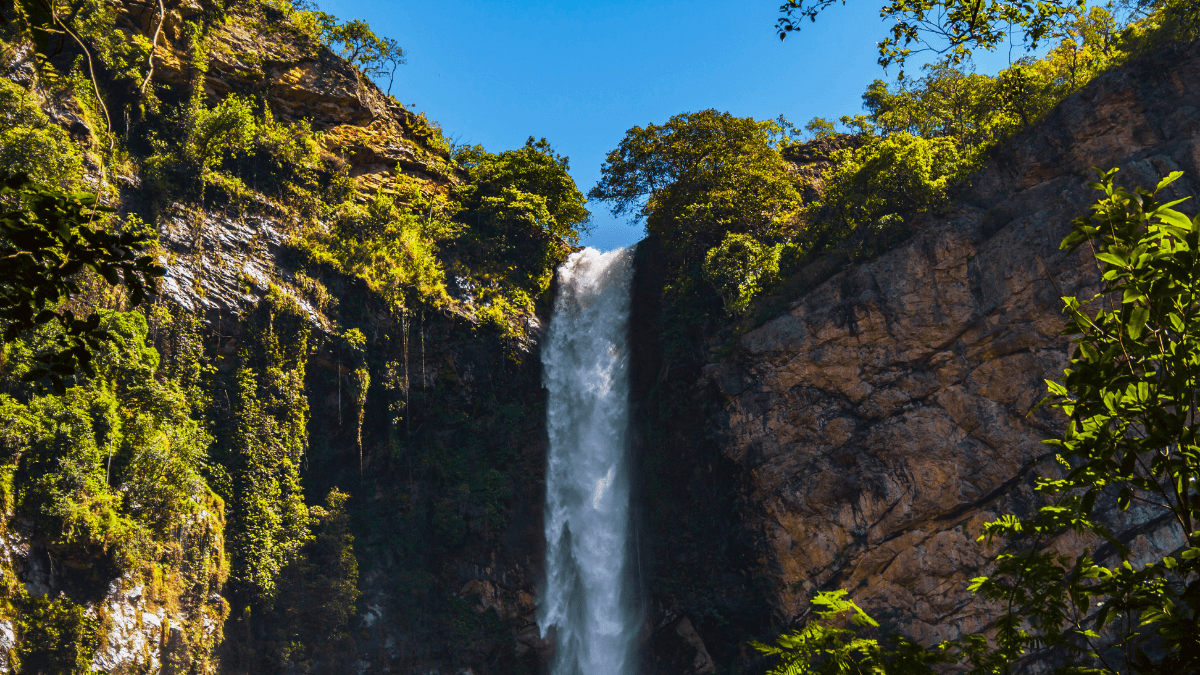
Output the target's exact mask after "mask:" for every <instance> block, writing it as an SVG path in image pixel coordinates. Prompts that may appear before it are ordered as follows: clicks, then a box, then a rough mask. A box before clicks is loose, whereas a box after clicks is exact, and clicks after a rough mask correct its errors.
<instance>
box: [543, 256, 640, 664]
mask: <svg viewBox="0 0 1200 675" xmlns="http://www.w3.org/2000/svg"><path fill="white" fill-rule="evenodd" d="M632 261H633V256H632V252H631V251H630V250H628V249H621V250H617V251H611V252H609V253H601V252H599V251H596V250H594V249H590V248H589V249H584V250H582V251H580V252H578V253H574V254H572V255H571V257H570V258H569V259H568V260H567V262H566V263H565V264H564V265H563V266H562V267H561V268H559V272H558V274H559V290H558V295H557V297H556V298H555V303H554V313H553V315H552V317H551V319H550V329H549V334H548V336H547V339H546V342H545V344H544V346H543V349H542V365H543V368H544V371H543V373H544V374H543V382H544V384H545V386H546V388H547V390H548V393H549V397H548V402H547V414H546V418H547V419H546V425H547V431H548V435H549V438H550V452H549V457H548V460H547V468H546V588H545V591H544V592H543V593H542V596H541V598H540V601H539V608H538V625H539V627H540V628H541V631H542V634H543V635H547V634H548V633H549V632H550V628H551V626H553V627H554V635H555V657H554V667H553V670H552V671H551V672H552V674H553V675H631V674H632V673H633V671H634V663H633V661H634V659H633V651H634V640H635V637H636V633H637V627H638V626H637V623H638V622H637V617H636V614H635V612H634V611H632V610H631V607H630V605H631V602H630V600H631V591H630V585H631V584H630V578H629V577H630V565H629V558H630V556H629V548H630V547H629V476H628V467H627V458H626V443H625V438H626V425H627V424H628V420H629V373H628V370H629V346H628V337H627V332H628V323H629V290H630V289H629V286H630V280H631V278H632V275H633V264H632Z"/></svg>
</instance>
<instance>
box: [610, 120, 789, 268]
mask: <svg viewBox="0 0 1200 675" xmlns="http://www.w3.org/2000/svg"><path fill="white" fill-rule="evenodd" d="M782 136H783V129H782V128H781V126H780V124H779V123H778V122H775V121H768V122H759V121H756V120H754V119H753V118H750V117H734V116H733V115H731V114H729V113H727V112H725V113H722V112H717V111H716V110H702V111H700V112H696V113H682V114H679V115H676V116H674V117H672V118H671V119H670V120H668V121H667V123H666V124H662V125H657V124H648V125H646V127H644V128H643V127H633V128H632V129H630V130H629V131H627V132H625V138H623V139H622V140H621V143H620V145H618V146H617V148H616V149H615V150H613V151H612V152H610V153H608V157H607V159H606V160H605V162H604V166H603V167H602V168H601V178H600V182H599V183H597V185H596V186H595V187H594V188H592V190H591V191H590V192H589V193H588V196H589V197H591V198H593V199H599V200H602V201H607V202H609V203H611V204H612V213H613V215H616V216H619V215H622V214H630V215H632V216H634V218H635V219H643V218H644V219H645V220H646V229H647V230H648V231H649V232H650V233H652V234H657V235H660V236H662V237H663V239H664V240H665V241H666V242H667V243H668V244H669V245H670V246H671V247H672V248H674V249H675V250H676V251H678V252H681V253H683V254H684V255H685V257H691V256H692V254H691V253H689V252H695V253H696V254H697V255H696V256H695V257H697V259H699V256H702V255H703V254H704V252H706V251H708V249H710V248H712V247H713V246H716V245H717V244H719V243H720V242H721V241H722V240H723V239H724V238H725V235H726V234H727V233H730V232H733V233H737V234H750V235H753V236H755V237H756V238H758V239H760V240H761V239H767V238H782V237H785V236H786V235H787V234H788V233H789V232H790V229H791V228H792V227H793V226H794V224H795V221H794V217H795V215H796V210H797V208H798V207H799V205H800V195H799V193H798V192H797V191H796V187H795V185H794V184H793V181H792V178H791V176H790V174H789V165H788V163H787V162H786V161H785V160H784V159H783V157H782V156H781V155H780V154H779V150H778V148H777V145H778V143H779V142H780V141H781V140H782Z"/></svg>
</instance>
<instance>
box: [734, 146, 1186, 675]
mask: <svg viewBox="0 0 1200 675" xmlns="http://www.w3.org/2000/svg"><path fill="white" fill-rule="evenodd" d="M1115 173H1116V170H1115V169H1113V170H1111V171H1108V172H1103V173H1101V174H1100V179H1101V180H1100V182H1098V183H1093V186H1094V187H1096V188H1097V189H1099V190H1102V191H1103V192H1104V195H1105V196H1104V198H1103V199H1101V201H1100V202H1099V203H1098V204H1096V205H1094V206H1093V207H1092V213H1091V214H1089V215H1084V216H1081V217H1079V218H1077V219H1076V220H1075V221H1074V228H1073V230H1072V232H1071V233H1070V234H1069V235H1067V237H1066V238H1065V239H1064V240H1063V242H1062V245H1061V248H1062V249H1063V250H1064V251H1074V250H1075V249H1077V248H1079V247H1081V246H1085V245H1087V246H1091V247H1093V248H1094V250H1095V251H1096V260H1097V262H1098V263H1099V264H1101V265H1102V269H1101V272H1102V275H1103V280H1104V283H1103V285H1102V287H1101V288H1100V291H1099V292H1098V293H1097V294H1096V295H1095V296H1093V297H1092V298H1086V299H1084V300H1083V301H1081V300H1080V299H1078V298H1075V297H1067V298H1063V300H1064V313H1066V314H1067V316H1068V317H1069V320H1068V322H1067V324H1066V326H1065V327H1064V329H1063V334H1064V335H1066V336H1069V337H1070V338H1071V342H1072V343H1073V344H1075V345H1076V346H1077V348H1076V349H1075V350H1074V352H1073V354H1072V356H1071V361H1070V366H1069V367H1068V368H1067V369H1066V370H1065V372H1064V375H1063V381H1062V382H1061V383H1059V382H1054V381H1050V380H1047V384H1048V385H1049V396H1047V397H1046V398H1045V399H1044V400H1043V402H1042V404H1043V405H1045V404H1049V405H1052V406H1054V407H1057V408H1059V409H1061V410H1062V411H1063V412H1064V413H1066V415H1067V417H1068V418H1069V421H1068V423H1067V428H1066V430H1065V431H1064V433H1063V436H1062V438H1060V439H1052V440H1048V441H1045V442H1046V443H1047V444H1049V445H1051V446H1053V447H1055V448H1057V449H1058V451H1059V452H1058V455H1057V460H1058V463H1059V465H1060V467H1059V468H1060V471H1059V472H1057V473H1056V474H1055V473H1052V474H1051V475H1048V476H1043V477H1039V478H1038V480H1037V490H1038V491H1039V492H1041V493H1042V494H1043V495H1045V497H1046V498H1047V502H1048V503H1047V504H1046V505H1045V506H1042V507H1041V508H1040V509H1039V510H1038V511H1037V513H1036V514H1035V515H1033V516H1032V517H1029V518H1024V519H1023V518H1019V517H1017V516H1015V515H1011V514H1010V515H1003V516H1001V517H1000V518H999V519H997V520H995V521H993V522H990V523H988V524H987V525H986V526H985V529H984V534H983V535H982V536H981V537H980V541H981V542H985V543H986V544H988V545H991V544H993V543H1001V544H1002V549H1001V551H1002V552H1001V553H1000V554H999V555H998V557H997V558H996V559H995V571H994V572H993V573H992V575H991V576H988V577H979V578H977V579H974V580H973V581H972V584H971V590H972V591H973V592H975V593H977V594H978V595H980V596H982V597H983V598H985V599H986V600H988V601H990V602H993V603H996V605H997V606H999V607H1001V608H1003V609H1002V612H1001V613H1000V615H999V616H998V617H997V619H996V622H995V627H996V634H995V636H994V637H993V638H990V639H989V638H988V637H987V636H985V635H981V634H973V635H966V636H964V637H962V638H960V639H959V640H955V641H951V642H945V643H942V644H941V645H939V646H938V647H937V648H936V649H935V650H924V649H922V648H920V647H916V646H915V645H913V644H912V643H909V642H907V641H903V640H900V641H899V646H898V647H897V648H896V649H895V650H891V651H889V650H884V649H881V648H880V647H879V646H878V643H877V642H876V641H874V640H871V639H868V638H866V637H860V636H859V635H858V634H857V633H855V631H852V630H849V629H843V628H836V627H834V626H833V625H832V624H830V623H829V621H830V620H831V619H832V617H833V616H834V615H836V614H837V613H840V612H844V611H847V610H848V609H852V610H854V611H855V612H856V615H855V618H856V619H857V621H856V623H857V624H858V625H859V626H860V627H865V626H870V627H878V624H876V623H875V622H874V621H871V620H869V618H866V617H865V614H863V613H862V611H861V610H859V609H858V608H857V606H853V604H852V603H849V601H846V600H841V597H842V596H844V595H845V591H839V592H837V593H836V594H824V595H819V596H818V597H817V599H815V600H814V602H816V603H818V604H822V605H825V606H827V607H829V608H830V610H831V611H829V612H818V619H819V620H813V621H811V622H810V623H809V624H808V625H807V626H806V627H805V628H803V629H802V630H800V631H798V632H796V633H794V634H792V635H789V636H784V637H782V638H780V640H779V646H777V647H768V646H766V645H761V644H756V645H755V646H756V647H757V648H758V649H759V650H760V651H762V652H764V653H766V654H774V655H778V656H780V657H781V660H780V662H779V664H778V666H777V667H776V668H775V670H773V671H772V672H773V673H779V674H782V673H797V672H799V673H803V672H819V673H862V672H879V673H910V672H932V670H930V669H929V668H928V667H927V665H926V664H930V663H939V662H941V663H945V662H951V661H957V662H960V663H962V664H963V665H964V666H965V667H967V668H968V669H969V672H971V673H978V674H981V675H982V674H985V673H988V674H990V673H1008V672H1012V670H1013V669H1014V668H1016V667H1017V665H1018V663H1019V662H1020V660H1021V659H1022V658H1024V657H1026V656H1029V655H1031V654H1035V653H1039V652H1043V651H1045V650H1048V649H1054V650H1057V651H1058V658H1059V660H1060V661H1061V662H1062V665H1061V666H1059V667H1058V668H1057V669H1056V670H1055V672H1057V673H1064V674H1066V673H1114V674H1115V673H1177V672H1190V671H1195V670H1196V669H1197V668H1200V529H1198V525H1197V523H1198V522H1200V521H1198V518H1200V501H1197V500H1198V498H1200V494H1198V493H1197V489H1196V485H1195V479H1196V476H1197V475H1198V474H1200V438H1198V436H1197V427H1196V424H1195V419H1196V414H1197V407H1196V400H1195V392H1196V389H1197V388H1198V387H1200V359H1197V348H1198V346H1200V303H1198V302H1197V300H1198V299H1200V282H1197V279H1198V278H1200V277H1198V274H1197V273H1198V272H1200V216H1197V217H1196V218H1194V219H1188V218H1187V217H1186V216H1184V215H1183V214H1181V213H1179V212H1178V211H1175V210H1173V209H1172V208H1171V207H1172V206H1174V205H1176V204H1178V203H1179V202H1177V201H1176V202H1168V203H1162V202H1160V201H1158V199H1157V194H1158V192H1159V191H1160V190H1162V189H1163V188H1164V187H1166V186H1167V185H1169V184H1170V183H1171V182H1173V181H1174V180H1176V179H1178V178H1179V177H1180V176H1181V175H1182V174H1181V173H1180V172H1175V173H1173V174H1171V175H1170V176H1168V177H1167V178H1165V179H1163V180H1162V181H1161V182H1160V183H1159V184H1158V185H1157V187H1155V188H1154V189H1153V190H1146V189H1142V188H1138V189H1136V190H1135V191H1132V192H1131V191H1129V190H1126V189H1124V188H1117V187H1115V186H1114V184H1113V175H1114V174H1115ZM1181 201H1182V200H1181ZM1086 306H1093V307H1098V310H1097V311H1095V313H1094V314H1092V313H1090V312H1087V311H1085V309H1084V308H1085V307H1086ZM1107 500H1115V502H1116V506H1117V507H1118V508H1119V509H1120V510H1122V511H1125V510H1128V509H1129V508H1130V506H1131V505H1132V504H1134V503H1135V502H1136V503H1138V504H1139V505H1140V506H1141V508H1145V509H1148V511H1149V514H1150V515H1149V523H1148V524H1147V528H1148V529H1149V530H1150V531H1153V532H1154V534H1153V535H1152V536H1154V537H1155V538H1156V539H1158V540H1159V541H1162V542H1164V543H1165V542H1171V543H1170V544H1169V545H1170V546H1172V547H1173V550H1172V551H1170V552H1169V555H1162V554H1161V553H1159V554H1155V553H1147V552H1137V553H1135V552H1134V551H1132V550H1131V549H1130V547H1129V546H1128V545H1127V544H1126V542H1124V541H1122V540H1121V539H1119V538H1118V537H1116V536H1115V535H1114V534H1113V533H1112V532H1110V531H1109V530H1108V528H1107V527H1106V526H1105V525H1104V521H1103V519H1102V518H1101V514H1100V513H1098V512H1097V503H1098V502H1103V501H1107ZM1068 533H1070V534H1072V535H1074V537H1075V541H1083V542H1092V543H1093V544H1094V545H1095V546H1096V548H1091V547H1085V548H1080V546H1079V544H1075V545H1072V544H1068V543H1066V541H1070V540H1064V539H1061V537H1063V535H1066V534H1068ZM847 603H849V604H847ZM921 668H924V669H923V670H922V669H921Z"/></svg>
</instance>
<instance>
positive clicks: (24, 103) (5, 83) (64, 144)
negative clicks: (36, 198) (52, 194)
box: [0, 79, 83, 189]
mask: <svg viewBox="0 0 1200 675" xmlns="http://www.w3.org/2000/svg"><path fill="white" fill-rule="evenodd" d="M0 119H3V123H2V124H0V162H3V164H4V166H6V167H8V170H9V171H10V172H12V173H23V174H26V175H28V176H29V177H30V178H31V179H32V180H33V181H34V182H36V183H38V184H40V185H42V186H45V187H58V188H63V189H72V188H74V187H76V186H77V185H78V183H79V178H80V174H81V172H82V165H83V158H82V156H81V154H80V152H79V147H78V146H77V145H75V143H74V142H72V141H71V137H70V136H68V135H67V132H66V131H64V130H63V129H62V127H59V126H58V125H56V124H52V123H51V122H50V118H49V117H47V116H46V113H45V112H43V111H42V109H41V107H40V106H39V105H38V103H37V101H36V100H34V98H33V96H31V95H30V94H29V92H28V91H26V90H25V89H23V88H22V87H20V86H18V85H17V84H15V83H13V82H11V81H9V80H6V79H0Z"/></svg>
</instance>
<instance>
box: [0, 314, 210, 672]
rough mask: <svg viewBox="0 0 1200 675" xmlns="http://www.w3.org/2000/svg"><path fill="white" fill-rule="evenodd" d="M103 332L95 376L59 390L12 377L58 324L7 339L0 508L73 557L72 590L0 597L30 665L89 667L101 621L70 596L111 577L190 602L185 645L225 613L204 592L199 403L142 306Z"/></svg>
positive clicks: (106, 324)
mask: <svg viewBox="0 0 1200 675" xmlns="http://www.w3.org/2000/svg"><path fill="white" fill-rule="evenodd" d="M168 320H169V319H168ZM101 327H102V328H103V329H104V330H105V331H106V333H107V334H108V336H109V339H107V340H105V341H102V342H100V343H99V344H98V347H97V350H96V355H95V359H94V361H93V364H94V371H93V374H92V375H90V376H87V377H84V376H82V375H76V376H74V377H72V378H68V380H67V382H68V384H69V385H70V386H68V387H67V388H66V390H65V392H64V394H63V395H58V394H38V393H37V392H36V391H34V390H32V389H30V388H29V386H28V385H24V384H22V383H21V380H22V379H23V375H24V374H25V373H27V372H29V371H30V370H31V369H33V368H36V367H37V362H36V360H35V358H36V355H37V354H38V353H40V351H41V349H42V348H43V345H44V344H46V343H53V341H54V340H55V339H56V336H55V333H56V332H57V331H58V330H60V329H59V328H58V327H57V325H56V324H46V325H45V326H42V327H41V328H39V329H38V330H37V331H35V332H34V333H33V334H32V335H29V336H27V337H23V338H20V339H16V340H12V341H9V342H7V343H6V344H5V347H4V362H3V369H2V371H0V381H2V383H3V388H4V391H5V393H3V394H0V443H2V446H3V449H2V451H0V452H2V455H3V457H2V458H0V462H2V469H0V470H2V471H3V475H4V477H5V489H6V504H5V508H6V510H7V512H8V513H10V514H14V515H16V516H18V517H21V518H27V519H29V520H30V521H31V522H33V523H34V524H35V527H36V529H37V535H38V541H40V542H42V543H41V544H39V545H41V546H44V547H45V548H46V549H49V550H53V551H56V552H58V554H59V555H61V556H63V557H64V558H65V559H67V560H70V561H71V563H70V566H68V567H67V568H65V570H64V572H65V582H66V583H67V584H68V587H69V588H70V589H71V590H72V591H73V592H72V594H71V595H70V596H63V597H59V598H49V597H45V596H39V595H37V594H34V593H30V592H29V591H28V590H26V587H25V586H22V585H16V586H10V587H9V589H8V593H7V594H6V596H7V598H8V602H9V603H11V604H9V605H8V606H7V609H6V610H5V614H6V616H7V617H9V618H15V619H16V624H17V625H18V626H19V627H20V630H21V631H22V642H21V649H20V653H19V655H18V657H19V659H20V662H21V663H23V664H25V666H26V667H28V668H30V672H71V673H75V672H78V673H86V672H91V671H90V664H89V657H90V654H91V651H92V650H93V649H95V647H96V646H97V640H98V637H99V635H98V629H99V626H98V625H97V624H96V621H95V618H94V615H89V614H87V613H86V608H85V607H83V606H81V605H80V604H79V601H78V598H80V597H91V596H94V595H95V594H96V592H97V591H99V592H100V593H103V592H104V591H105V590H106V589H107V586H108V584H109V583H110V580H111V578H113V577H120V576H121V575H124V574H128V575H131V576H130V577H129V579H130V581H133V582H135V583H136V582H139V581H140V582H143V583H146V584H147V585H149V586H151V588H152V590H151V591H150V593H151V595H152V597H153V598H154V601H155V602H157V603H163V604H167V603H174V604H177V605H182V606H184V607H187V608H189V609H190V610H191V611H192V612H193V617H194V619H195V623H194V625H190V626H187V627H186V631H187V634H188V639H189V641H191V640H197V639H201V638H199V637H198V636H199V631H200V630H201V624H202V622H203V621H204V620H205V617H208V618H209V619H211V618H213V617H217V616H220V613H221V612H222V611H223V607H222V605H221V604H220V603H217V604H212V601H211V598H210V595H211V593H212V592H213V591H214V590H216V589H218V588H219V587H220V584H221V582H222V581H223V579H224V575H225V562H224V560H223V551H222V549H223V546H222V539H221V527H222V525H223V523H222V520H221V514H222V512H223V509H224V505H223V504H222V502H221V500H220V498H218V497H216V496H215V495H213V494H212V493H211V492H210V491H209V490H208V488H207V486H206V485H205V481H204V479H203V478H202V472H203V464H204V459H205V455H206V453H207V450H208V447H209V444H210V442H211V437H210V436H209V435H208V433H207V432H206V431H205V429H204V428H203V426H202V425H201V424H200V423H199V422H198V421H197V420H196V419H195V418H194V416H193V415H194V413H195V411H196V410H197V409H198V408H197V404H198V403H199V402H197V401H194V400H190V399H189V397H188V395H187V394H188V391H187V389H186V387H185V386H184V381H185V379H184V378H183V377H180V376H178V375H174V374H173V373H172V372H171V371H172V370H174V369H173V368H170V367H164V364H163V363H162V362H161V361H160V357H159V352H158V350H156V349H154V348H153V347H150V346H148V345H147V338H148V335H149V325H148V323H147V321H146V319H145V318H144V317H143V315H141V314H139V313H136V312H131V313H114V312H105V313H104V314H103V315H102V320H101ZM159 327H160V328H161V327H163V326H162V324H160V325H159ZM181 361H182V359H180V361H177V367H181V368H179V370H187V368H188V365H187V364H186V363H182V362H181ZM176 372H178V371H176ZM5 527H7V525H6V526H5ZM185 541H186V542H189V543H188V544H187V545H184V543H183V542H185ZM176 561H178V562H183V563H184V564H183V565H176ZM164 571H165V572H166V573H167V574H169V575H170V579H169V583H165V582H164V579H163V574H164ZM7 574H8V572H7V571H6V575H7ZM156 580H157V582H156ZM14 615H15V616H14Z"/></svg>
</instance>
